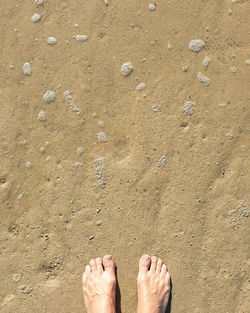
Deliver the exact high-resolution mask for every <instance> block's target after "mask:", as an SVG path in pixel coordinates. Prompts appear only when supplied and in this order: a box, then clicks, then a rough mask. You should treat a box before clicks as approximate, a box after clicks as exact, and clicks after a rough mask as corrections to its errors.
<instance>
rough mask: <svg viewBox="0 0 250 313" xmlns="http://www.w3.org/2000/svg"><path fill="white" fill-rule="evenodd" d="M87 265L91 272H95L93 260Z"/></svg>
mask: <svg viewBox="0 0 250 313" xmlns="http://www.w3.org/2000/svg"><path fill="white" fill-rule="evenodd" d="M89 265H90V268H91V272H96V262H95V259H92V260H90V261H89Z"/></svg>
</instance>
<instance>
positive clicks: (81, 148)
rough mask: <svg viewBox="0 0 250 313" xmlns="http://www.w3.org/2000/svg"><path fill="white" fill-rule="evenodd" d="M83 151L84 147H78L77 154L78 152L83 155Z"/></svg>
mask: <svg viewBox="0 0 250 313" xmlns="http://www.w3.org/2000/svg"><path fill="white" fill-rule="evenodd" d="M83 152H84V148H83V147H78V148H77V154H78V155H82V154H83Z"/></svg>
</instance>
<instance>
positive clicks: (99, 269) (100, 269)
mask: <svg viewBox="0 0 250 313" xmlns="http://www.w3.org/2000/svg"><path fill="white" fill-rule="evenodd" d="M95 263H96V269H97V273H98V274H102V273H103V266H102V259H101V258H97V259H96V260H95Z"/></svg>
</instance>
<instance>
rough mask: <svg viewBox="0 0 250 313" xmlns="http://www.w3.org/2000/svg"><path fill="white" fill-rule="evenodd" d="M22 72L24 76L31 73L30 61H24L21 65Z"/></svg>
mask: <svg viewBox="0 0 250 313" xmlns="http://www.w3.org/2000/svg"><path fill="white" fill-rule="evenodd" d="M23 73H24V75H26V76H30V75H31V73H32V71H31V66H30V63H28V62H26V63H24V65H23Z"/></svg>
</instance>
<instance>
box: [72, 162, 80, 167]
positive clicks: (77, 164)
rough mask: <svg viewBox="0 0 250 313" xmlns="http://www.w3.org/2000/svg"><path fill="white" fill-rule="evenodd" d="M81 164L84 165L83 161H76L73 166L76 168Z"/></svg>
mask: <svg viewBox="0 0 250 313" xmlns="http://www.w3.org/2000/svg"><path fill="white" fill-rule="evenodd" d="M79 166H82V163H81V162H75V163H74V164H73V167H74V168H78V167H79Z"/></svg>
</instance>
